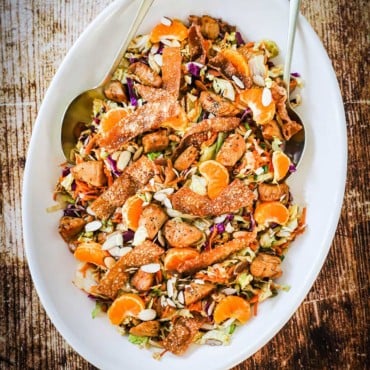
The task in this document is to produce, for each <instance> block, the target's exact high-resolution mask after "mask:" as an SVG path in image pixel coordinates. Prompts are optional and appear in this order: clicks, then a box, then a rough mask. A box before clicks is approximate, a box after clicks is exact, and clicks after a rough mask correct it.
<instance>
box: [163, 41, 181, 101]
mask: <svg viewBox="0 0 370 370" xmlns="http://www.w3.org/2000/svg"><path fill="white" fill-rule="evenodd" d="M162 60H163V63H162V81H163V88H164V89H165V90H167V91H168V92H169V93H170V94H171V95H173V96H175V97H176V98H177V97H178V95H179V91H180V83H181V52H180V48H177V47H165V48H164V49H163V54H162Z"/></svg>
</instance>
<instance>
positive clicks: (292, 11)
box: [283, 0, 301, 97]
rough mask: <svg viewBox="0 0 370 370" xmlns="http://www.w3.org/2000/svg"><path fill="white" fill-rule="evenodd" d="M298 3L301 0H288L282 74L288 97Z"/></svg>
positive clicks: (299, 3)
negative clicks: (286, 32) (285, 44)
mask: <svg viewBox="0 0 370 370" xmlns="http://www.w3.org/2000/svg"><path fill="white" fill-rule="evenodd" d="M300 5H301V0H290V5H289V28H288V41H287V51H286V57H285V66H284V75H283V76H284V78H283V79H284V83H285V86H286V89H287V94H288V97H289V84H290V68H291V65H292V56H293V48H294V39H295V34H296V30H297V20H298V14H299V7H300Z"/></svg>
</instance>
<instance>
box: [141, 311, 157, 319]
mask: <svg viewBox="0 0 370 370" xmlns="http://www.w3.org/2000/svg"><path fill="white" fill-rule="evenodd" d="M156 316H157V312H156V311H155V310H153V309H152V308H147V309H145V310H141V311H140V312H139V315H138V318H139V319H140V320H142V321H151V320H154V319H155V318H156Z"/></svg>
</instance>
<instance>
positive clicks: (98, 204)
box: [90, 156, 156, 219]
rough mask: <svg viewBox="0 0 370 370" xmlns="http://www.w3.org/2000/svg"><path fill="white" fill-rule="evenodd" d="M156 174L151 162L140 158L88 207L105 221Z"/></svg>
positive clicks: (145, 158)
mask: <svg viewBox="0 0 370 370" xmlns="http://www.w3.org/2000/svg"><path fill="white" fill-rule="evenodd" d="M155 172H156V169H155V166H154V164H153V162H152V161H150V160H149V159H148V158H147V157H145V156H142V157H141V158H140V159H139V160H137V161H136V162H134V163H133V164H131V165H130V166H129V167H127V168H126V170H125V172H124V173H123V174H122V175H121V176H120V177H118V178H117V179H116V181H114V183H113V184H112V185H111V186H110V187H109V188H108V189H107V190H106V191H105V192H104V193H103V194H101V195H100V196H99V198H97V199H96V200H95V201H94V202H93V203H92V204H91V206H90V208H91V210H92V211H93V212H94V213H95V214H96V216H97V217H98V218H100V219H107V218H108V217H109V216H110V215H111V214H112V213H113V212H114V210H115V209H116V208H117V207H120V206H122V205H123V204H124V203H125V201H126V200H127V199H128V198H129V197H130V196H131V195H134V194H135V193H136V192H137V190H138V189H140V188H142V187H143V186H144V185H146V184H147V183H148V182H149V180H150V179H151V178H152V177H153V176H154V174H155Z"/></svg>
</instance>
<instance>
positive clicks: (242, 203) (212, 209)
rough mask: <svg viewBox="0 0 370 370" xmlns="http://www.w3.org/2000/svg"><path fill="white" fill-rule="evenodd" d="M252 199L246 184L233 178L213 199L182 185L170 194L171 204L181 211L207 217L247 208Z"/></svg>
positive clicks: (252, 196) (251, 193)
mask: <svg viewBox="0 0 370 370" xmlns="http://www.w3.org/2000/svg"><path fill="white" fill-rule="evenodd" d="M253 200H254V194H253V192H252V191H251V190H250V189H249V188H248V186H247V185H245V184H244V183H243V182H242V181H241V180H239V179H235V180H234V181H233V182H232V183H231V184H229V185H228V186H227V187H226V188H225V189H224V190H223V191H222V192H221V194H220V195H219V196H218V197H217V198H215V199H213V200H211V199H209V198H208V197H207V196H203V195H199V194H197V193H195V192H194V191H192V190H190V189H189V188H187V187H183V188H181V189H180V190H178V191H177V192H176V193H175V194H174V195H173V196H172V206H173V208H174V209H176V210H178V211H180V212H182V213H186V214H190V215H195V216H200V217H207V216H219V215H221V214H224V213H228V212H236V211H237V210H239V209H240V208H242V207H248V208H249V207H250V206H251V205H252V203H253Z"/></svg>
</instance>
